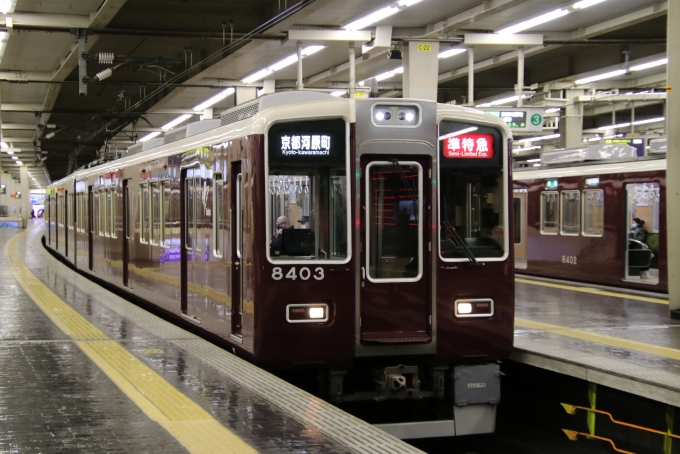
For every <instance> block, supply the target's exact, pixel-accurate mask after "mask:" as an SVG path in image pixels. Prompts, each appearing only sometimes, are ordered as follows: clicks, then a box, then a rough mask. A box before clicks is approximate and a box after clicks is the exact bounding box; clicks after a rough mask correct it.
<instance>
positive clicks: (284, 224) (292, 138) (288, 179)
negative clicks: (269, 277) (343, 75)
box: [244, 119, 350, 261]
mask: <svg viewBox="0 0 680 454" xmlns="http://www.w3.org/2000/svg"><path fill="white" fill-rule="evenodd" d="M267 134H268V136H267V145H268V151H267V158H268V162H269V167H268V183H267V184H268V191H269V197H268V198H267V202H268V213H267V214H268V218H267V241H268V242H269V256H270V258H271V259H272V260H291V259H295V260H342V261H345V260H347V259H348V257H349V249H348V243H349V231H350V229H349V214H348V200H347V195H348V194H347V192H348V184H347V147H346V124H345V121H344V120H341V119H334V120H315V121H297V122H288V123H277V124H274V125H273V126H272V127H271V128H270V129H269V131H268V133H267ZM246 181H247V180H246V179H244V183H246Z"/></svg>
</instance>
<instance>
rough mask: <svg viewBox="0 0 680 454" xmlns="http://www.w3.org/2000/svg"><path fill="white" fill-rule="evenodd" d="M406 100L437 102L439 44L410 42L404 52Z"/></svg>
mask: <svg viewBox="0 0 680 454" xmlns="http://www.w3.org/2000/svg"><path fill="white" fill-rule="evenodd" d="M402 59H403V60H402V61H403V63H404V76H403V81H404V82H403V84H404V86H403V91H404V98H416V99H429V100H431V101H436V100H437V87H438V85H439V43H438V42H430V41H410V42H409V43H408V46H407V47H406V46H405V47H404V49H403V50H402Z"/></svg>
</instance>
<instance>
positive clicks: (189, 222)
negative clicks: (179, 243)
mask: <svg viewBox="0 0 680 454" xmlns="http://www.w3.org/2000/svg"><path fill="white" fill-rule="evenodd" d="M184 193H185V194H186V204H187V205H186V216H185V217H186V221H185V222H186V228H185V229H184V231H185V232H186V235H185V238H184V247H186V248H187V249H193V247H194V242H193V238H194V179H193V178H187V179H186V180H184Z"/></svg>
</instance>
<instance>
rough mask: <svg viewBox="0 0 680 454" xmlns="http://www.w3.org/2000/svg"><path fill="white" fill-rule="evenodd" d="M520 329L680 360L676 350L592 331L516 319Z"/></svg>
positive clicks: (679, 352) (516, 326)
mask: <svg viewBox="0 0 680 454" xmlns="http://www.w3.org/2000/svg"><path fill="white" fill-rule="evenodd" d="M518 327H519V328H526V329H535V330H540V331H546V332H549V333H552V334H559V335H560V336H567V337H571V338H574V339H579V340H583V341H587V342H596V343H598V344H604V345H609V346H610V347H617V348H623V349H626V350H632V351H636V352H641V353H647V354H650V355H656V356H662V357H664V358H670V359H676V360H680V350H678V349H675V348H669V347H662V346H660V345H652V344H647V343H644V342H637V341H633V340H628V339H622V338H620V337H614V336H607V335H606V334H598V333H594V332H591V331H583V330H579V329H573V328H568V327H566V326H559V325H551V324H549V323H542V322H534V321H532V320H524V319H521V318H515V328H518Z"/></svg>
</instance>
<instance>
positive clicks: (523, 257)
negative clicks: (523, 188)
mask: <svg viewBox="0 0 680 454" xmlns="http://www.w3.org/2000/svg"><path fill="white" fill-rule="evenodd" d="M512 200H513V209H514V216H513V227H514V243H515V268H519V269H526V267H527V238H526V235H527V231H526V227H527V213H526V206H527V193H526V192H516V193H515V194H514V196H513V199H512Z"/></svg>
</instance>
